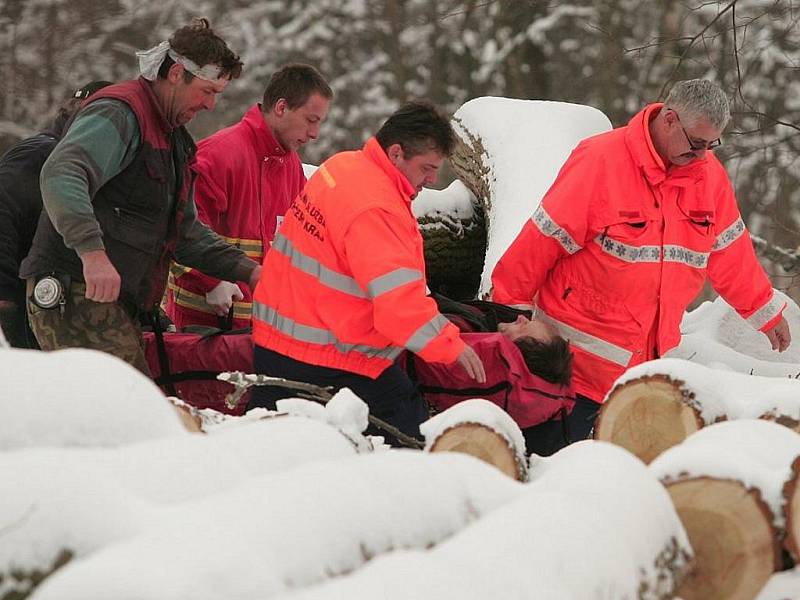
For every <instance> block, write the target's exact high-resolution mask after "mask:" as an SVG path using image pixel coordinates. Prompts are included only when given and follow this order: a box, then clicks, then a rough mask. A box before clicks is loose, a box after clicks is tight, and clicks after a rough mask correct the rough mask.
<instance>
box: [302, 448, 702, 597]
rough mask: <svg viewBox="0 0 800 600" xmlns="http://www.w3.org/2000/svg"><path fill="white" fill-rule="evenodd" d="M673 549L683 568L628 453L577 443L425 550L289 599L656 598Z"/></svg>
mask: <svg viewBox="0 0 800 600" xmlns="http://www.w3.org/2000/svg"><path fill="white" fill-rule="evenodd" d="M621 490H623V491H624V493H620V491H621ZM673 540H674V543H675V551H676V553H677V554H678V556H681V555H682V556H683V558H682V559H679V560H678V564H677V566H678V567H679V568H685V566H686V564H685V559H686V557H687V556H688V555H689V554H690V550H689V544H688V540H687V538H686V534H685V531H684V529H683V527H682V525H681V523H680V521H679V520H678V517H677V515H676V514H675V510H674V508H673V507H672V503H671V501H670V499H669V496H668V494H667V492H666V490H665V489H664V488H663V487H662V486H661V485H660V484H659V483H658V481H657V480H656V479H655V477H653V476H652V475H650V474H649V473H648V472H647V470H646V469H645V467H644V465H643V464H642V463H641V462H640V461H639V460H638V459H636V458H635V457H633V455H631V454H630V453H628V452H627V451H625V450H622V449H621V448H617V447H614V446H611V445H609V444H604V443H602V442H582V443H580V444H576V445H574V446H572V447H570V448H567V449H565V450H562V451H561V452H559V453H557V454H555V455H554V456H553V457H551V458H549V459H547V460H542V461H540V463H539V467H538V468H537V472H536V473H534V477H533V478H532V482H531V483H530V484H526V491H525V493H524V494H523V495H522V496H521V497H520V498H518V499H517V500H516V501H514V502H512V503H510V504H508V505H506V506H503V507H501V508H499V509H498V510H495V511H494V512H492V513H491V514H489V515H488V516H486V517H484V518H483V519H481V520H479V521H477V522H476V523H474V524H473V525H471V526H470V527H467V528H465V529H464V530H462V531H461V532H460V533H458V534H457V535H455V536H453V537H452V538H451V539H449V540H447V541H446V542H444V543H442V544H440V545H438V546H436V547H434V548H432V549H431V550H428V551H419V550H418V551H413V552H395V553H393V554H391V555H386V556H383V557H380V558H378V559H376V560H374V561H372V562H371V563H370V564H368V565H367V566H366V567H364V568H363V569H360V570H358V571H355V572H354V573H353V574H351V575H348V576H345V577H342V578H340V579H337V580H332V581H330V582H328V583H325V584H323V585H320V586H317V587H315V588H311V589H310V590H307V591H305V592H303V593H298V594H296V595H292V596H289V598H291V599H292V600H301V599H304V600H308V599H316V598H320V599H322V598H324V599H326V600H328V599H330V600H333V599H338V598H341V599H350V598H382V599H384V600H390V599H394V598H397V599H398V600H400V599H402V600H406V599H408V598H414V599H415V600H424V599H427V598H430V599H437V600H438V599H440V598H459V599H461V600H468V599H476V600H478V599H481V600H484V599H486V598H547V599H548V600H555V599H574V600H590V599H592V598H597V599H606V598H648V599H649V598H659V597H661V595H660V594H661V593H663V592H664V591H665V590H666V589H671V584H672V583H673V582H672V581H671V580H670V578H669V577H666V578H664V579H660V578H659V573H658V571H657V570H656V569H655V568H654V564H655V562H656V560H657V557H658V556H659V555H660V553H661V552H662V551H663V550H665V547H666V546H669V545H670V543H671V542H672V541H673ZM640 582H642V586H641V588H640V587H639V586H640ZM642 588H643V589H644V590H645V591H644V593H643V595H639V590H640V589H642Z"/></svg>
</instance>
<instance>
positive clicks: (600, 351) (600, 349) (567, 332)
mask: <svg viewBox="0 0 800 600" xmlns="http://www.w3.org/2000/svg"><path fill="white" fill-rule="evenodd" d="M536 318H538V319H541V320H542V321H545V322H546V323H550V324H551V325H552V326H553V327H555V328H556V329H557V330H558V333H559V335H560V336H561V337H564V338H566V339H568V340H569V341H570V343H571V344H574V345H575V346H577V347H578V348H580V349H581V350H584V351H586V352H589V353H590V354H594V355H596V356H600V357H601V358H605V359H606V360H607V361H610V362H613V363H615V364H617V365H619V366H621V367H627V366H628V363H629V362H631V357H632V356H633V352H631V351H630V350H626V349H625V348H623V347H621V346H617V345H616V344H612V343H611V342H607V341H605V340H601V339H600V338H598V337H595V336H593V335H591V334H588V333H586V332H583V331H581V330H579V329H575V328H574V327H572V326H571V325H567V324H566V323H562V322H561V321H558V320H557V319H554V318H552V317H551V316H549V315H547V314H545V313H544V312H543V311H542V309H541V308H537V311H536Z"/></svg>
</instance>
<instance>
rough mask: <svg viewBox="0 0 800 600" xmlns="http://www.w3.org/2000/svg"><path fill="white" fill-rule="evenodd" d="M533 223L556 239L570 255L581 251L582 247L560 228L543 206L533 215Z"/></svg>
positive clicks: (545, 233)
mask: <svg viewBox="0 0 800 600" xmlns="http://www.w3.org/2000/svg"><path fill="white" fill-rule="evenodd" d="M531 221H533V224H534V225H536V227H537V228H538V229H539V231H541V232H542V233H543V234H544V235H546V236H548V237H551V238H554V239H555V240H556V241H557V242H558V243H559V244H561V246H562V247H563V248H564V250H566V251H567V252H569V253H570V254H575V253H576V252H577V251H578V250H580V249H581V246H579V245H578V243H577V242H576V241H575V240H573V239H572V236H571V235H570V234H569V233H567V231H566V230H565V229H563V228H561V227H559V226H558V224H557V223H556V222H555V221H553V219H551V218H550V215H548V214H547V211H546V210H545V209H544V208H542V207H541V206H539V208H537V209H536V211H535V212H534V213H533V216H532V217H531Z"/></svg>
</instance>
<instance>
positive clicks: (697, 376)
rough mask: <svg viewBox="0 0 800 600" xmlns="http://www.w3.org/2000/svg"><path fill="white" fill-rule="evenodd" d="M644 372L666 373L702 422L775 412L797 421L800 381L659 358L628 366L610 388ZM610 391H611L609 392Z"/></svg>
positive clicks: (799, 410) (752, 416)
mask: <svg viewBox="0 0 800 600" xmlns="http://www.w3.org/2000/svg"><path fill="white" fill-rule="evenodd" d="M647 375H668V376H669V377H670V378H671V379H672V380H676V381H682V382H683V383H684V384H685V385H684V386H683V388H684V389H688V390H690V391H691V392H692V394H693V395H694V398H693V399H690V400H689V401H688V404H689V405H690V406H692V407H694V408H695V409H697V411H698V412H699V414H700V417H701V418H702V419H703V421H704V422H705V423H706V424H710V423H714V422H716V421H717V420H719V419H720V418H726V419H757V418H759V417H761V416H763V415H767V414H779V415H785V416H787V417H791V418H793V419H797V420H800V380H798V379H789V378H780V377H759V376H756V375H746V374H744V373H738V372H733V371H728V370H720V369H713V368H710V367H705V366H703V365H700V364H696V363H694V362H692V361H687V360H682V359H678V358H661V359H658V360H652V361H650V362H646V363H642V364H640V365H636V366H635V367H632V368H630V369H628V370H627V371H626V372H625V373H624V374H623V375H622V376H621V377H619V378H618V379H617V380H616V381H615V382H614V385H613V386H612V388H611V391H612V392H613V390H614V387H616V386H618V385H621V384H623V383H626V382H628V381H631V380H633V379H637V378H639V377H644V376H647ZM609 393H611V392H609Z"/></svg>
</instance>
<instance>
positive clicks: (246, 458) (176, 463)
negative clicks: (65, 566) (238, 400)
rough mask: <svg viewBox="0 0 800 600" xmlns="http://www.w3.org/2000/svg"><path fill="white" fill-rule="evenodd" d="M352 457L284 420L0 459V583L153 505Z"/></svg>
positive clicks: (104, 537)
mask: <svg viewBox="0 0 800 600" xmlns="http://www.w3.org/2000/svg"><path fill="white" fill-rule="evenodd" d="M79 418H80V415H79V414H76V415H75V416H74V418H73V419H72V421H76V420H78V419H79ZM63 425H64V426H65V427H67V428H69V427H71V426H72V422H71V421H70V422H65V423H64V424H63ZM354 453H355V449H354V447H353V445H352V443H351V442H350V441H349V440H348V439H347V438H345V437H344V436H343V435H342V434H341V433H339V432H338V431H336V430H335V429H333V428H331V427H329V426H327V425H324V424H322V423H320V422H318V421H315V420H311V419H306V418H298V417H290V416H285V417H275V418H271V419H264V420H262V421H258V422H255V423H248V424H245V425H243V426H241V427H228V428H225V429H224V430H220V432H219V433H216V434H213V435H199V434H195V435H189V434H187V435H185V436H181V437H173V438H165V439H161V440H155V441H149V442H143V443H138V444H131V445H121V446H119V447H117V448H27V449H22V450H17V451H11V452H9V451H7V452H3V453H0V481H3V482H14V485H13V487H6V486H4V491H3V494H0V531H2V532H3V535H2V543H0V575H1V574H3V573H8V572H9V571H10V570H11V569H14V568H18V569H22V570H25V571H29V570H31V569H34V568H42V567H44V566H47V565H50V564H51V563H52V561H53V559H54V558H55V556H56V555H57V554H58V552H59V551H60V550H61V549H63V548H66V549H69V550H71V551H72V552H73V553H75V554H76V555H78V556H82V555H85V554H87V553H90V552H92V551H95V550H97V549H99V548H102V547H104V546H105V545H107V544H108V543H110V542H112V541H114V540H117V539H120V538H124V537H128V536H130V535H132V534H134V533H136V532H138V531H140V530H142V529H145V528H147V527H148V526H150V524H151V522H152V521H153V519H154V518H155V516H156V513H157V508H158V506H160V505H171V504H179V503H185V502H188V501H191V500H197V499H200V498H203V497H205V496H208V495H209V494H213V493H218V492H221V491H224V490H227V489H229V488H231V487H234V486H236V485H239V484H241V483H242V482H244V481H246V480H248V479H249V478H252V477H253V476H255V475H259V474H264V473H271V472H275V471H279V470H284V469H289V468H291V467H293V466H295V465H299V464H303V463H304V462H308V461H313V460H320V459H329V458H332V457H346V456H352V455H353V454H354ZM220 509H221V510H222V505H220Z"/></svg>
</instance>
